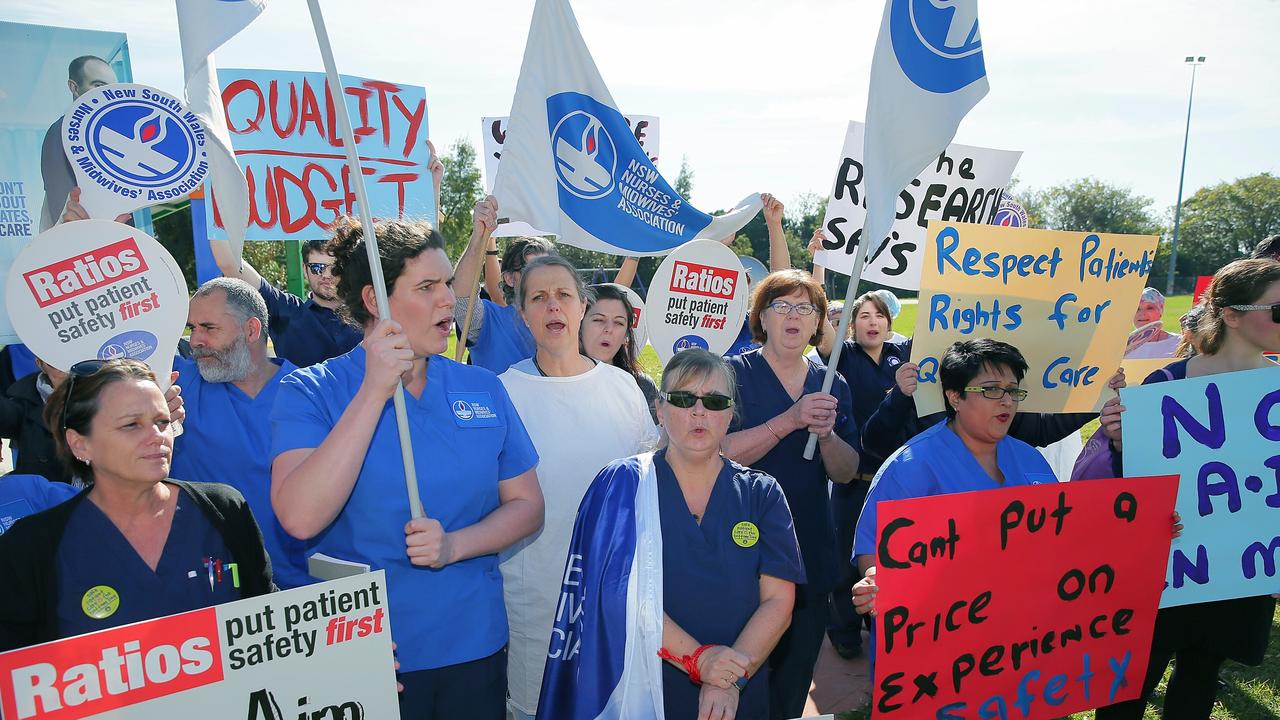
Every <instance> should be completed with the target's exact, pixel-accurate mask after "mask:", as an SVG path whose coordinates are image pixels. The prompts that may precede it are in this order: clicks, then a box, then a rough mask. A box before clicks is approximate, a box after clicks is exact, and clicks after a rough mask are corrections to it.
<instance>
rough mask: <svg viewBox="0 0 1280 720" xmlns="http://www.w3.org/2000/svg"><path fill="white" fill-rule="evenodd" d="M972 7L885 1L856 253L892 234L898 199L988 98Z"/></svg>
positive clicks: (940, 0)
mask: <svg viewBox="0 0 1280 720" xmlns="http://www.w3.org/2000/svg"><path fill="white" fill-rule="evenodd" d="M987 90H988V86H987V68H986V65H985V64H984V62H983V57H982V38H981V36H980V35H979V34H978V1H977V0H887V2H885V7H884V19H883V20H882V21H881V24H880V37H879V38H878V39H877V40H876V51H875V56H874V58H873V59H872V61H871V88H870V90H869V91H868V94H867V128H866V136H865V140H864V149H863V155H862V157H863V158H864V159H865V161H866V188H867V218H866V221H865V225H864V227H863V232H862V239H863V243H862V245H863V247H862V248H861V250H862V252H864V253H866V252H869V251H870V250H871V249H874V248H876V247H879V246H880V244H881V243H882V242H883V241H884V239H885V237H886V236H888V234H889V231H890V229H891V228H892V227H893V221H894V215H895V213H896V212H897V202H898V193H900V192H902V189H903V188H905V187H906V186H907V183H909V182H911V181H912V180H913V179H914V178H915V177H916V175H917V174H919V173H920V171H921V170H923V169H924V167H925V166H926V165H928V164H929V162H930V161H932V160H934V159H936V158H937V157H938V153H940V152H942V151H943V150H945V149H946V147H947V145H948V144H949V143H950V142H951V139H952V138H953V137H955V134H956V127H958V126H959V125H960V121H961V120H962V119H963V118H964V116H965V115H966V114H967V113H968V112H969V110H970V109H972V108H973V106H974V105H977V104H978V101H979V100H981V99H982V97H983V96H984V95H986V94H987Z"/></svg>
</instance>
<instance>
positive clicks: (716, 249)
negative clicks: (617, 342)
mask: <svg viewBox="0 0 1280 720" xmlns="http://www.w3.org/2000/svg"><path fill="white" fill-rule="evenodd" d="M645 307H646V311H645V318H646V320H647V324H648V327H649V343H650V344H651V345H653V349H654V350H655V351H656V352H657V353H658V358H659V359H661V360H662V364H663V365H666V364H667V361H668V360H670V359H671V357H672V356H673V355H675V354H676V353H677V352H679V351H681V350H687V349H689V348H693V347H699V348H703V349H704V350H710V351H711V352H713V353H715V354H717V355H721V354H723V353H724V351H725V350H728V349H729V346H730V345H732V344H733V340H734V338H736V337H737V336H738V331H739V330H741V329H742V318H743V317H744V316H745V315H746V310H747V279H746V273H745V272H744V271H743V269H742V263H741V262H739V260H738V256H737V255H734V254H733V251H732V250H730V249H729V248H727V247H725V246H724V245H722V244H720V243H719V242H716V241H715V240H694V241H692V242H688V243H685V244H684V245H681V246H680V247H679V248H677V249H676V251H675V252H673V253H671V254H670V255H668V256H667V257H666V259H665V260H663V261H662V264H661V265H659V266H658V271H657V272H656V273H654V275H653V281H652V282H651V283H649V299H648V300H647V301H646V303H645Z"/></svg>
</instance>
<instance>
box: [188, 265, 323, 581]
mask: <svg viewBox="0 0 1280 720" xmlns="http://www.w3.org/2000/svg"><path fill="white" fill-rule="evenodd" d="M187 327H188V328H189V329H190V330H191V354H192V358H193V359H191V360H186V359H183V358H176V359H175V360H174V369H175V370H177V371H178V384H179V385H181V387H182V397H183V398H184V399H185V401H186V404H185V407H186V410H187V421H186V424H185V425H184V432H183V434H182V435H180V436H178V438H177V439H176V440H175V441H174V448H173V467H172V469H171V470H170V472H171V474H172V475H173V477H175V478H178V479H179V480H191V481H197V482H222V483H226V484H228V485H231V486H232V487H234V488H235V489H237V490H239V491H240V493H241V494H243V495H244V497H245V499H246V500H247V501H248V502H249V508H250V509H251V510H252V511H253V515H254V517H255V518H256V519H257V521H258V525H259V526H260V527H261V528H262V535H263V545H264V546H265V547H266V549H267V554H268V555H270V556H271V567H272V574H273V575H274V579H275V582H276V584H277V585H279V586H280V587H282V588H292V587H297V586H299V585H306V584H309V583H311V582H314V580H313V579H312V578H311V577H310V576H309V575H308V574H307V570H306V557H305V553H306V546H305V543H303V542H302V541H300V540H295V539H294V538H292V537H289V535H288V534H287V533H285V531H284V529H283V528H281V527H280V523H279V522H278V521H277V520H276V516H275V512H274V511H273V510H272V509H271V452H270V450H271V423H270V421H269V418H270V415H271V408H272V406H273V405H274V404H275V399H276V393H277V391H278V390H279V389H280V381H281V380H282V379H284V377H285V376H286V375H288V374H289V373H290V372H292V371H293V370H296V369H297V367H296V366H295V365H294V364H293V363H291V362H289V361H288V360H284V359H280V358H270V357H267V328H268V317H267V306H266V304H265V303H264V302H263V299H262V297H261V296H259V295H258V293H257V292H255V291H254V289H253V288H252V287H250V286H249V285H248V284H247V283H245V282H242V281H240V280H236V279H234V278H215V279H213V280H210V281H209V282H207V283H205V284H204V285H201V286H200V289H199V290H197V291H196V294H195V295H194V296H193V297H192V298H191V305H190V307H189V309H188V314H187Z"/></svg>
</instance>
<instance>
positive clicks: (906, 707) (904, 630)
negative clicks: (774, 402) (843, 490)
mask: <svg viewBox="0 0 1280 720" xmlns="http://www.w3.org/2000/svg"><path fill="white" fill-rule="evenodd" d="M1176 484H1177V479H1176V478H1174V477H1168V476H1166V477H1149V478H1132V479H1129V480H1100V481H1092V482H1078V483H1063V484H1058V485H1035V486H1029V487H1013V488H1007V489H1000V490H983V491H980V492H967V493H958V494H952V495H940V496H935V497H928V498H917V499H912V500H900V501H887V502H882V503H880V505H879V506H878V511H877V515H878V517H879V521H878V528H877V536H876V537H877V547H876V565H877V574H876V579H877V582H878V584H879V585H880V588H881V589H880V592H879V595H878V597H877V599H876V607H877V610H878V612H879V623H880V635H879V638H878V640H879V647H878V649H877V655H876V688H875V692H874V705H873V708H874V712H875V716H876V717H882V718H899V717H900V718H934V717H937V718H951V719H953V720H962V719H967V718H968V719H973V720H977V719H978V718H1012V717H1018V718H1026V719H1028V720H1038V719H1039V718H1059V717H1064V716H1066V715H1069V714H1071V713H1073V712H1076V711H1079V710H1084V709H1087V708H1093V707H1099V706H1102V705H1109V704H1111V703H1114V702H1119V701H1123V700H1129V699H1132V698H1133V697H1135V696H1136V695H1137V694H1138V691H1139V688H1141V686H1142V679H1143V677H1144V675H1145V673H1146V666H1147V654H1148V651H1149V649H1150V647H1151V637H1152V630H1153V629H1154V627H1155V619H1156V609H1157V605H1158V602H1159V595H1160V572H1161V570H1160V568H1161V565H1162V563H1163V562H1164V558H1165V556H1166V555H1167V554H1168V550H1169V540H1170V537H1171V536H1172V534H1173V523H1172V521H1171V516H1172V515H1173V499H1174V494H1175V486H1176ZM992 568H1006V569H1009V570H1011V572H992V571H991V569H992Z"/></svg>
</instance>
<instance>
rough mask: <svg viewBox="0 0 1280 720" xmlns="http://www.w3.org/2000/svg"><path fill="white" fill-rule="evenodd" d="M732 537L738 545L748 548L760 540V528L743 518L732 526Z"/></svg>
mask: <svg viewBox="0 0 1280 720" xmlns="http://www.w3.org/2000/svg"><path fill="white" fill-rule="evenodd" d="M732 537H733V541H734V542H735V543H737V544H738V547H744V548H749V547H752V546H754V545H755V544H756V543H758V542H760V528H758V527H756V526H755V523H751V522H747V521H746V520H743V521H742V522H740V523H738V524H737V525H734V526H733V533H732Z"/></svg>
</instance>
